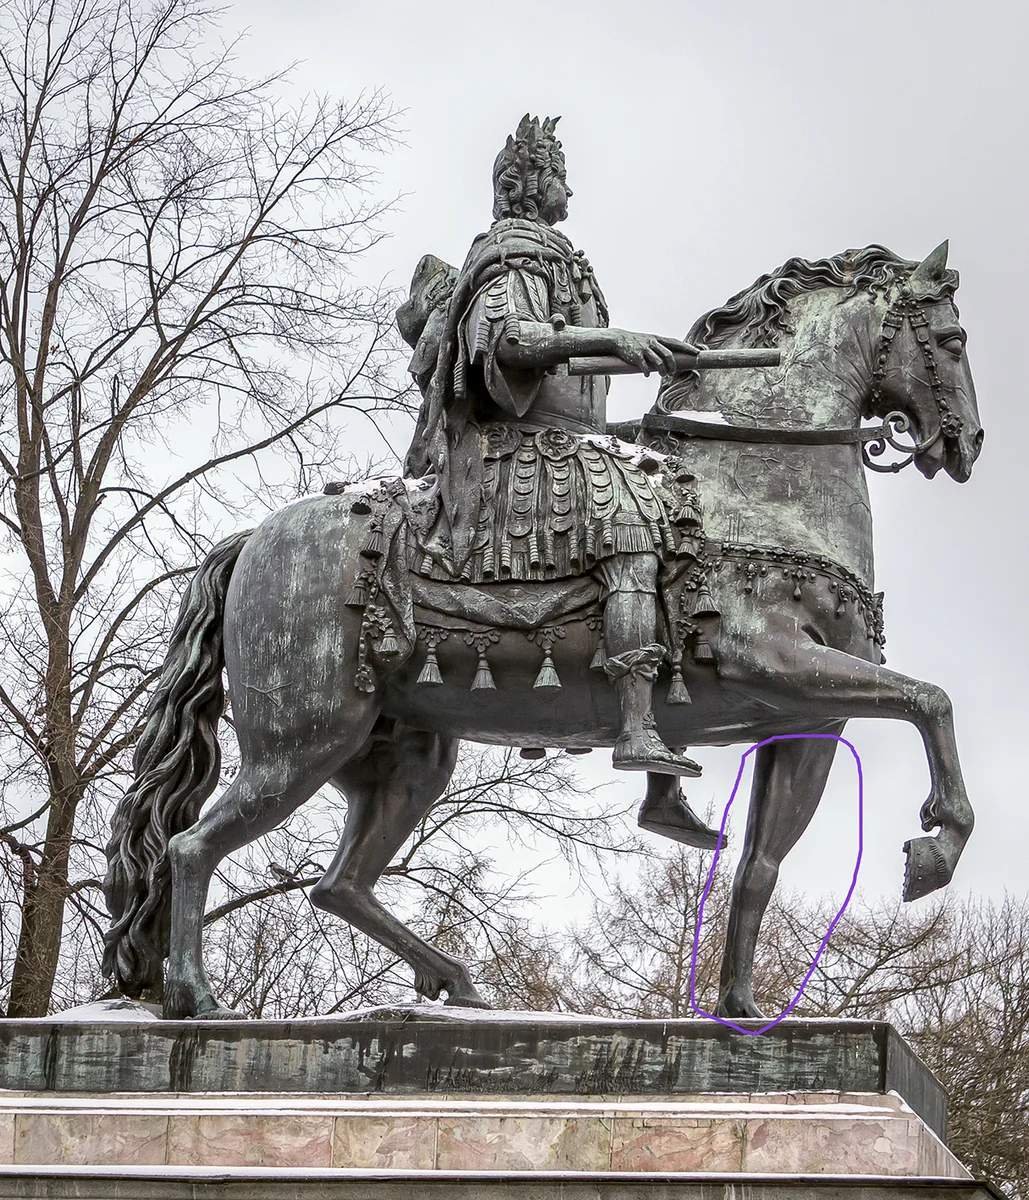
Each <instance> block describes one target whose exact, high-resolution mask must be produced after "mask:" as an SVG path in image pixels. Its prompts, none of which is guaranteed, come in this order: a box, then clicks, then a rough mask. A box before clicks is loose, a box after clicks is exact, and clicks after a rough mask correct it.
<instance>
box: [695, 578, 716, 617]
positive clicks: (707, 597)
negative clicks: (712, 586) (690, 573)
mask: <svg viewBox="0 0 1029 1200" xmlns="http://www.w3.org/2000/svg"><path fill="white" fill-rule="evenodd" d="M690 616H692V617H717V616H718V610H717V609H716V608H715V603H714V601H713V600H712V599H711V592H710V591H709V590H708V586H707V580H706V579H705V580H703V581H702V583H701V585H700V587H699V588H698V589H697V598H696V600H694V602H693V612H692V613H690Z"/></svg>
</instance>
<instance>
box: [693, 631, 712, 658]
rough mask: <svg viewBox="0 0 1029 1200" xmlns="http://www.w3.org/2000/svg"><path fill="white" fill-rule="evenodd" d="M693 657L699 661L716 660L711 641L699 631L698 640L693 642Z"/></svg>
mask: <svg viewBox="0 0 1029 1200" xmlns="http://www.w3.org/2000/svg"><path fill="white" fill-rule="evenodd" d="M693 657H694V658H695V659H696V660H697V662H714V661H715V652H714V651H713V650H712V649H711V643H710V642H709V641H707V640H706V639H705V638H704V636H703V635H702V634H699V633H698V634H697V640H696V641H695V642H694V643H693Z"/></svg>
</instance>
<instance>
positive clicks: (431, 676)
mask: <svg viewBox="0 0 1029 1200" xmlns="http://www.w3.org/2000/svg"><path fill="white" fill-rule="evenodd" d="M418 682H419V683H425V684H430V685H439V684H441V683H442V682H443V676H442V675H441V674H440V669H439V660H438V659H437V658H436V647H435V646H430V647H429V649H428V651H427V652H426V655H425V665H424V666H423V667H422V670H421V674H420V675H419V676H418Z"/></svg>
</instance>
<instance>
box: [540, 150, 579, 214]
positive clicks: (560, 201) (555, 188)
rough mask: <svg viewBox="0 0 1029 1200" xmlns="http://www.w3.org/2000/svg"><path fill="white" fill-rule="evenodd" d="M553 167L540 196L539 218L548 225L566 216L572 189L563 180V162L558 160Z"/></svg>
mask: <svg viewBox="0 0 1029 1200" xmlns="http://www.w3.org/2000/svg"><path fill="white" fill-rule="evenodd" d="M554 166H555V170H554V171H553V172H552V173H551V174H549V175H548V178H547V182H546V184H545V185H544V188H543V193H542V195H541V196H540V206H539V211H540V216H541V217H542V218H543V220H544V221H546V223H547V224H548V225H556V224H557V222H558V221H563V220H564V219H565V218H566V217H567V216H568V201H569V199H570V197H571V195H572V189H571V188H570V187H569V186H568V183H567V180H566V179H565V165H564V160H563V159H561V160H558V162H556V163H555V164H554Z"/></svg>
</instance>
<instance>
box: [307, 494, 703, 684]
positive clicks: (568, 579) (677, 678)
mask: <svg viewBox="0 0 1029 1200" xmlns="http://www.w3.org/2000/svg"><path fill="white" fill-rule="evenodd" d="M689 478H690V479H692V477H689ZM325 490H326V492H328V493H329V494H335V495H345V496H347V497H348V498H350V515H351V518H352V520H353V522H354V532H355V534H357V535H358V536H359V537H360V542H359V550H358V554H357V556H356V558H357V564H356V566H355V567H354V568H352V571H353V573H352V576H351V580H350V590H349V592H348V594H347V598H346V601H345V602H346V604H347V605H348V606H350V607H352V608H356V609H359V610H361V613H362V626H361V638H360V643H359V649H358V661H357V667H356V672H355V677H354V682H355V686H356V687H357V688H358V689H359V690H360V691H364V692H369V693H370V692H374V691H375V690H376V689H377V687H378V686H379V684H380V682H381V677H382V676H383V674H384V673H385V674H388V673H389V672H391V671H392V670H393V669H395V668H396V667H398V666H401V665H403V664H405V663H407V662H408V661H409V660H410V659H411V658H412V657H413V656H414V655H415V654H416V653H418V652H419V644H420V647H421V653H422V655H423V662H422V667H421V671H420V674H419V676H418V683H420V684H424V685H434V684H435V685H438V684H441V683H442V682H443V679H442V677H441V675H440V672H439V666H438V663H437V661H436V647H437V646H438V644H439V643H440V642H441V641H443V640H445V639H447V638H448V637H452V636H463V638H464V641H465V642H466V643H467V644H468V645H469V646H472V647H474V649H475V650H476V651H477V653H478V655H479V664H478V670H477V672H476V676H475V681H473V683H472V687H473V688H475V687H482V686H487V687H488V686H491V682H492V681H491V680H490V682H486V679H487V676H489V664H488V659H487V652H488V650H489V647H490V645H493V644H495V643H496V642H498V641H499V640H500V635H501V633H502V632H515V633H521V634H522V635H524V636H525V637H526V639H527V640H528V641H530V642H532V643H534V644H535V645H536V646H537V647H539V649H540V650H541V651H542V654H543V658H542V662H541V665H540V673H539V676H538V679H537V686H559V684H555V683H552V682H549V681H551V680H556V672H555V670H554V666H553V661H552V659H551V650H552V647H553V644H554V642H555V641H557V640H559V639H560V638H563V637H564V630H563V628H562V627H563V626H565V625H567V624H569V623H571V622H583V623H585V624H586V626H587V627H588V628H589V629H590V630H591V631H593V632H594V634H595V637H596V642H595V649H594V652H593V658H592V661H591V663H590V667H591V668H594V669H603V667H604V664H605V661H606V655H605V649H604V643H603V621H602V584H601V581H600V580H599V579H598V578H597V576H596V574H595V572H594V569H593V565H592V564H591V565H590V566H588V567H586V570H585V571H583V572H581V573H579V574H566V575H563V576H562V577H560V578H555V579H529V580H519V579H502V580H481V579H475V580H473V579H467V578H461V577H459V578H456V579H455V578H453V577H452V576H451V577H449V578H447V577H446V576H445V575H443V576H442V577H441V575H442V572H441V571H440V569H439V562H438V560H437V559H435V558H433V557H432V556H431V555H430V554H428V553H427V551H426V535H427V533H428V532H429V531H430V530H431V528H432V523H433V518H434V514H435V511H436V507H437V496H436V485H435V480H434V479H432V478H431V477H428V478H423V479H418V480H411V479H396V478H393V479H386V480H381V481H379V482H378V486H377V487H375V488H374V489H373V490H370V491H368V490H358V489H353V488H347V487H341V486H333V485H332V484H330V485H329V486H328V487H326V489H325ZM351 497H352V498H351ZM685 515H686V517H687V520H686V521H684V522H683V523H682V525H680V526H679V527H678V529H677V533H678V535H679V536H678V545H677V546H676V547H675V548H674V550H673V551H672V552H668V551H666V552H665V555H664V561H665V570H664V571H663V572H662V579H661V587H660V596H661V601H662V603H661V605H660V606H659V607H660V608H661V610H662V612H663V623H664V625H665V628H664V630H663V631H662V634H661V640H662V642H663V644H664V645H666V646H668V647H669V667H670V671H671V679H670V684H669V693H668V697H669V701H670V702H671V703H688V702H689V695H688V692H687V690H686V686H685V681H684V679H683V675H682V663H683V659H684V656H685V655H687V654H690V655H692V657H693V658H694V659H696V660H697V661H698V662H710V661H712V660H713V657H714V656H713V653H712V651H711V646H710V643H709V642H708V640H707V635H706V633H705V630H704V626H703V620H702V619H703V618H704V617H708V616H717V610H716V609H715V608H714V605H713V602H712V599H711V595H710V592H709V591H708V588H707V583H706V579H707V573H708V564H707V563H706V561H705V558H704V550H705V547H706V545H707V543H706V540H705V539H704V537H703V531H702V529H701V528H700V521H699V507H698V506H696V505H695V504H692V503H691V504H690V507H689V509H688V512H687V513H686V514H685ZM649 548H654V549H657V547H656V546H654V544H653V543H651V544H650V547H649ZM596 561H597V560H596V559H595V560H594V562H596ZM348 566H349V564H348ZM541 680H542V681H543V682H540V681H541Z"/></svg>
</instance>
